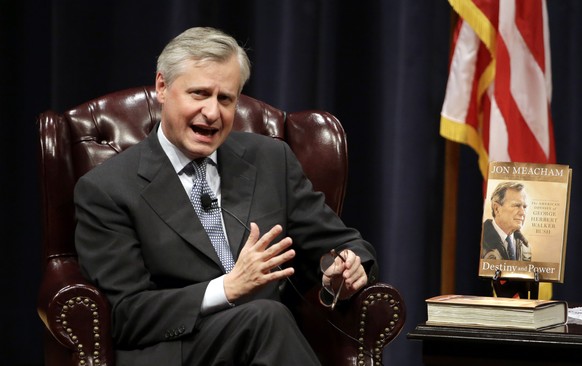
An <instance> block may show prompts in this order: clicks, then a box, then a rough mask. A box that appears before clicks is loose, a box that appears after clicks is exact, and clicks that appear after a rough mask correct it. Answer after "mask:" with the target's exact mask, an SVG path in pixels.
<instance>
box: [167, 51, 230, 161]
mask: <svg viewBox="0 0 582 366" xmlns="http://www.w3.org/2000/svg"><path fill="white" fill-rule="evenodd" d="M240 83H241V78H240V67H239V63H238V61H237V59H236V57H234V56H233V57H231V58H230V59H229V60H228V61H226V62H222V63H218V62H213V61H187V62H185V63H184V64H183V69H182V73H181V74H180V75H179V76H178V77H177V78H176V79H175V80H174V81H173V82H172V83H171V84H169V85H168V84H167V83H166V81H165V80H164V76H163V75H161V74H160V73H158V74H157V75H156V91H157V98H158V101H159V102H160V103H162V129H163V131H164V134H165V135H166V137H167V138H168V140H169V141H170V142H172V143H173V144H174V145H175V146H176V147H177V148H178V149H180V150H181V151H182V152H183V153H184V154H185V155H186V156H188V157H189V158H190V159H192V160H194V159H198V158H202V157H206V156H208V155H210V154H212V152H214V151H215V150H216V149H217V148H218V147H219V146H220V145H221V144H222V143H223V142H224V140H226V138H227V137H228V134H229V133H230V131H231V130H232V125H233V122H234V115H235V110H236V104H237V101H238V95H239V87H240Z"/></svg>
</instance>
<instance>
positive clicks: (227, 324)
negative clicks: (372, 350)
mask: <svg viewBox="0 0 582 366" xmlns="http://www.w3.org/2000/svg"><path fill="white" fill-rule="evenodd" d="M182 364H183V365H186V366H211V365H217V366H218V365H220V366H227V365H228V366H235V365H236V366H239V365H241V366H242V365H245V366H246V365H253V366H254V365H264V366H274V365H277V366H286V365H289V366H297V365H300V366H310V365H320V363H319V361H318V359H317V357H316V356H315V354H314V352H313V350H312V349H311V347H310V346H309V344H308V343H307V341H306V340H305V337H304V336H303V334H301V332H300V330H299V328H298V327H297V324H296V323H295V319H294V318H293V315H292V314H291V312H290V311H289V309H287V307H286V306H285V305H283V304H281V303H280V302H277V301H272V300H255V301H251V302H249V303H245V304H242V305H240V306H236V307H233V308H231V309H228V310H225V311H220V312H218V313H215V314H212V315H208V316H206V317H204V318H203V319H202V320H201V321H200V322H199V324H198V325H197V331H196V332H194V333H193V334H192V335H191V336H189V337H187V338H185V339H183V341H182Z"/></svg>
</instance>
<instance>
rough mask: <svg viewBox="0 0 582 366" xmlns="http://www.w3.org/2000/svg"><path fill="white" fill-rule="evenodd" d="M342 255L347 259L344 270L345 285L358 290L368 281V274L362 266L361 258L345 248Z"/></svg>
mask: <svg viewBox="0 0 582 366" xmlns="http://www.w3.org/2000/svg"><path fill="white" fill-rule="evenodd" d="M341 254H342V257H343V258H344V259H345V263H344V265H345V269H344V270H343V272H342V277H343V278H344V280H345V281H344V286H345V287H346V288H347V289H349V290H354V291H357V290H359V289H360V288H362V287H364V286H365V285H366V283H368V276H367V274H366V271H365V269H364V267H363V266H362V260H361V258H360V257H359V256H358V255H356V254H355V253H354V252H353V251H351V250H347V249H346V250H343V251H342V252H341Z"/></svg>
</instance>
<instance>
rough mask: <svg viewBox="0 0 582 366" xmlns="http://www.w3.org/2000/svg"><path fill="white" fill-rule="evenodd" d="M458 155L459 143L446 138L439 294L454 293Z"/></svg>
mask: <svg viewBox="0 0 582 366" xmlns="http://www.w3.org/2000/svg"><path fill="white" fill-rule="evenodd" d="M459 155H460V147H459V143H457V142H454V141H451V140H448V139H446V140H445V170H444V189H443V226H442V228H443V232H442V242H441V294H443V295H444V294H454V293H455V285H456V283H455V275H456V260H457V202H458V188H459Z"/></svg>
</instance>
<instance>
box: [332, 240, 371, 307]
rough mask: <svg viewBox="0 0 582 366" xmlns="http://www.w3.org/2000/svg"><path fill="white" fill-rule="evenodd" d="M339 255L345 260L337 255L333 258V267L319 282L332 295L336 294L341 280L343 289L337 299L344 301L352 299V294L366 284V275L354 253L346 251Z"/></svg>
mask: <svg viewBox="0 0 582 366" xmlns="http://www.w3.org/2000/svg"><path fill="white" fill-rule="evenodd" d="M340 255H341V256H342V257H343V258H344V259H345V262H344V261H343V260H342V258H340V257H339V255H338V256H337V257H336V258H335V265H334V266H332V267H331V268H330V270H328V271H325V272H324V273H323V277H322V280H321V281H322V284H323V286H324V287H326V288H330V289H332V291H333V292H334V293H337V291H339V287H340V284H341V282H342V279H343V280H344V283H343V288H342V290H341V292H340V296H339V298H340V299H341V300H345V299H349V298H350V297H352V295H353V294H355V293H356V292H358V291H359V290H360V289H361V288H362V287H364V286H365V285H366V283H368V275H367V274H366V271H365V270H364V267H363V266H362V261H361V259H360V257H359V256H357V255H356V253H354V252H352V251H351V250H347V249H346V250H343V251H342V252H341V253H340Z"/></svg>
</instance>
